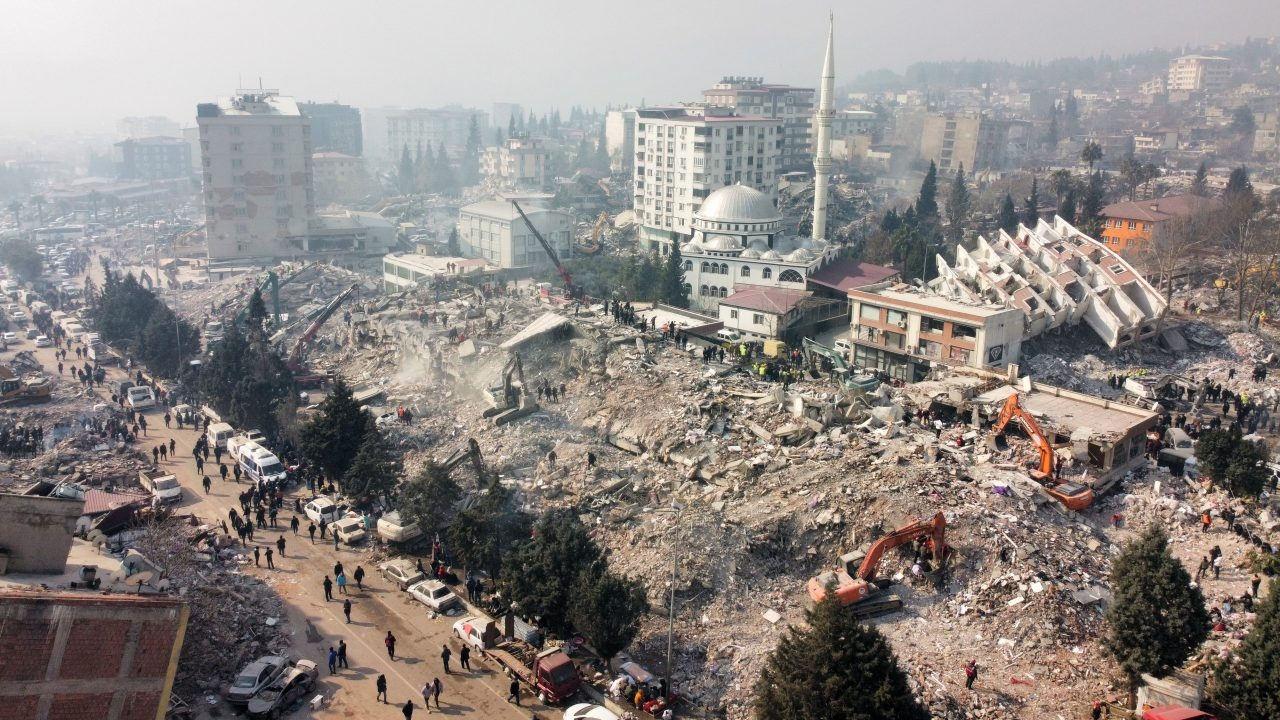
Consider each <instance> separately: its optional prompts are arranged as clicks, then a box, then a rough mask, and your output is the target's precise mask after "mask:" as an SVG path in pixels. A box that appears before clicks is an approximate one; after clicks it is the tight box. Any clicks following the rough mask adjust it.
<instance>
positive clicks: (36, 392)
mask: <svg viewBox="0 0 1280 720" xmlns="http://www.w3.org/2000/svg"><path fill="white" fill-rule="evenodd" d="M52 395H53V382H52V381H51V380H49V378H47V377H45V376H44V375H42V374H40V373H31V374H30V375H27V376H25V377H21V376H19V375H18V374H17V373H16V372H14V371H13V370H12V369H11V368H9V367H8V366H4V365H0V406H15V405H31V404H34V403H42V402H49V399H50V397H52Z"/></svg>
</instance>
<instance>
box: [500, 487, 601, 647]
mask: <svg viewBox="0 0 1280 720" xmlns="http://www.w3.org/2000/svg"><path fill="white" fill-rule="evenodd" d="M601 560H602V556H601V553H600V548H599V547H597V546H596V543H595V541H594V540H592V539H591V536H590V535H589V534H588V533H587V528H586V526H585V525H583V524H582V521H581V520H579V519H578V515H577V512H576V511H574V510H572V509H562V510H555V511H552V512H549V513H547V514H546V515H544V516H543V517H542V519H541V520H539V521H538V524H537V526H536V527H535V528H534V534H533V539H532V540H530V541H528V542H526V543H522V544H521V545H519V546H517V547H516V549H515V552H513V553H511V554H509V555H507V557H506V558H504V561H503V572H502V587H503V588H504V589H505V591H506V593H507V596H508V597H510V598H511V601H512V602H513V603H515V604H516V606H517V607H518V608H519V611H520V612H521V613H522V614H524V615H527V616H531V617H535V618H537V619H538V620H539V622H540V623H541V624H542V625H543V626H544V627H546V628H547V629H548V630H550V631H551V632H553V633H556V634H557V635H560V636H561V637H564V636H565V635H566V634H567V633H568V631H569V629H570V625H569V602H570V599H571V598H572V595H573V593H572V589H573V587H574V583H575V582H576V581H577V579H578V575H579V574H580V573H582V572H583V571H584V570H587V569H588V568H590V567H592V566H593V565H594V564H595V563H597V562H600V561H601Z"/></svg>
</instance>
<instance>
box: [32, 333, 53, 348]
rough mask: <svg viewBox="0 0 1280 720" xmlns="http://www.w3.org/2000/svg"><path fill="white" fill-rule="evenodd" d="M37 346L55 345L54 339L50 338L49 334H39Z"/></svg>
mask: <svg viewBox="0 0 1280 720" xmlns="http://www.w3.org/2000/svg"><path fill="white" fill-rule="evenodd" d="M36 347H53V341H52V340H50V339H49V336H48V335H37V336H36Z"/></svg>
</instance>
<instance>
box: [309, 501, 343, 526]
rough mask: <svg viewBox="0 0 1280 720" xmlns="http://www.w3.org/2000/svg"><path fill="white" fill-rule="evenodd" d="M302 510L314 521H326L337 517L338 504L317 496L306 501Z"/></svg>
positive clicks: (331, 520)
mask: <svg viewBox="0 0 1280 720" xmlns="http://www.w3.org/2000/svg"><path fill="white" fill-rule="evenodd" d="M302 511H303V512H304V513H306V515H307V517H309V518H311V519H312V520H313V521H314V522H320V521H321V520H324V521H325V522H327V523H330V522H333V521H334V520H337V519H338V506H337V504H336V503H334V502H333V501H332V500H330V499H329V498H327V497H318V498H316V499H315V500H312V501H311V502H309V503H307V504H306V506H305V507H303V508H302Z"/></svg>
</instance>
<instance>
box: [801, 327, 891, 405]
mask: <svg viewBox="0 0 1280 720" xmlns="http://www.w3.org/2000/svg"><path fill="white" fill-rule="evenodd" d="M804 354H805V359H806V360H807V361H808V364H809V365H810V367H816V366H817V361H815V360H814V357H815V356H817V357H822V358H826V359H827V361H829V362H830V363H831V368H832V372H833V374H834V375H835V377H836V378H837V379H838V380H839V381H840V384H841V385H842V386H844V387H845V388H847V389H849V390H861V391H862V392H871V391H872V390H875V389H876V388H878V387H880V379H879V378H877V377H876V376H875V375H874V374H872V373H855V372H854V369H853V368H852V367H850V366H849V363H848V362H847V361H845V359H844V355H843V354H841V353H840V352H839V351H838V350H833V349H831V348H829V347H827V346H826V345H823V344H822V343H820V342H817V341H816V340H811V339H809V338H805V339H804Z"/></svg>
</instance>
